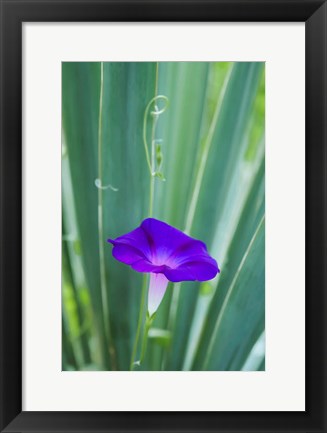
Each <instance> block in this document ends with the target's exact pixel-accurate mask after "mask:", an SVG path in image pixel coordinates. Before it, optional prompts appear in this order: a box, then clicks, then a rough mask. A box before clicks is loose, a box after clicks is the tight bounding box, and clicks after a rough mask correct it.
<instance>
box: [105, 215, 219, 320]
mask: <svg viewBox="0 0 327 433" xmlns="http://www.w3.org/2000/svg"><path fill="white" fill-rule="evenodd" d="M108 242H110V243H112V244H113V246H114V248H113V250H112V255H113V256H114V257H115V258H116V259H117V260H119V261H120V262H123V263H125V264H127V265H129V266H131V268H132V269H134V270H135V271H137V272H149V273H150V287H149V295H148V311H149V314H150V316H151V315H152V314H153V313H154V312H155V311H156V310H157V308H158V306H159V304H160V302H161V300H162V298H163V296H164V294H165V291H166V288H167V285H168V282H169V281H172V282H179V281H207V280H211V279H212V278H214V277H215V276H216V275H217V273H218V272H220V271H219V268H218V265H217V262H216V260H215V259H213V258H212V257H211V256H210V255H209V253H208V251H207V247H206V245H205V243H204V242H202V241H199V240H197V239H194V238H191V237H190V236H187V235H186V234H185V233H183V232H182V231H180V230H177V229H175V228H174V227H172V226H170V225H169V224H166V223H164V222H162V221H159V220H157V219H154V218H147V219H145V220H144V221H143V222H142V224H141V225H140V227H138V228H136V229H135V230H132V231H131V232H129V233H126V234H125V235H123V236H119V237H118V238H116V239H114V240H112V239H108Z"/></svg>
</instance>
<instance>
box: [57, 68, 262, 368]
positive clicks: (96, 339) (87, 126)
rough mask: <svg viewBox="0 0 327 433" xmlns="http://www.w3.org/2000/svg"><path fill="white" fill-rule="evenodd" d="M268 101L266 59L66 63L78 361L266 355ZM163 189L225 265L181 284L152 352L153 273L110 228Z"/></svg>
mask: <svg viewBox="0 0 327 433" xmlns="http://www.w3.org/2000/svg"><path fill="white" fill-rule="evenodd" d="M158 95H161V96H162V97H161V98H156V97H157V96H158ZM151 100H153V102H152V103H150V101H151ZM168 101H169V102H168ZM264 101H265V79H264V64H263V63H258V62H248V63H247V62H244V63H221V62H220V63H206V62H198V63H195V62H164V63H150V62H149V63H144V62H140V63H116V62H115V63H87V62H85V63H63V66H62V124H63V133H62V149H63V152H62V218H63V224H62V228H63V234H62V269H63V287H62V291H63V298H62V299H63V306H62V309H63V315H62V317H63V322H62V337H63V338H62V361H63V369H64V370H129V369H133V370H262V369H264V368H265V350H264V348H265V343H264V327H265V217H264V215H265V181H264V176H265V160H264V157H265V149H264V143H265V140H264V134H265V131H264ZM149 103H150V105H149ZM147 107H148V110H146V108H147ZM154 125H155V127H154ZM144 136H145V137H144ZM148 144H149V145H148ZM152 144H153V145H152ZM144 145H147V146H148V147H149V156H150V159H151V157H152V155H151V150H152V149H153V150H154V155H153V157H154V158H155V160H156V166H157V167H159V168H160V170H158V172H157V173H156V175H155V176H151V175H150V172H149V167H148V161H147V158H146V153H145V149H144ZM152 188H153V189H152ZM151 190H152V191H153V195H152V193H151ZM151 197H153V204H152V209H153V210H152V214H153V215H152V216H153V217H155V218H158V219H160V220H162V221H166V222H167V223H168V224H170V225H173V226H174V227H176V228H178V229H180V230H183V231H185V232H186V233H188V234H189V235H191V236H193V237H195V238H197V239H201V240H202V241H204V242H205V243H206V245H207V247H208V250H209V252H210V254H211V255H212V256H213V257H214V258H215V259H216V260H217V262H218V263H219V267H220V269H221V273H220V274H218V276H217V277H216V278H215V279H214V280H211V281H208V282H204V283H197V282H182V283H175V284H172V283H171V284H169V286H168V289H167V292H166V294H165V297H164V300H163V302H162V303H161V305H160V307H159V309H158V310H157V313H156V316H155V319H154V322H153V324H152V327H151V329H150V331H149V335H148V341H147V351H146V355H145V359H144V360H143V361H142V363H141V365H139V363H138V359H139V357H140V350H141V349H140V345H141V342H140V340H141V338H138V339H137V341H136V343H137V344H135V337H136V336H137V334H138V331H139V334H141V333H142V327H143V326H144V319H145V311H143V310H142V308H141V311H140V307H142V305H143V300H144V299H143V298H144V293H145V290H146V284H147V281H146V279H144V278H143V276H142V274H140V273H137V272H135V271H133V270H132V269H130V268H129V267H127V266H126V265H124V264H122V263H120V262H118V261H115V259H114V258H113V257H112V254H111V247H110V245H109V244H107V242H106V239H107V238H109V237H110V238H112V239H113V238H115V237H117V236H119V235H121V234H123V233H126V232H128V231H130V230H132V229H134V228H135V227H137V226H139V224H140V222H141V221H142V220H143V219H144V218H146V217H148V216H149V206H150V207H151V205H150V203H149V202H151ZM142 286H143V287H145V289H143V290H142ZM139 319H141V320H139ZM138 325H139V326H138ZM138 328H139V329H138Z"/></svg>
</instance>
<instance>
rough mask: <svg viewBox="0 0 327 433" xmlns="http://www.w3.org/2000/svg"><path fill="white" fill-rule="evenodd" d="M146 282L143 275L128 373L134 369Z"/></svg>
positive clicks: (145, 277)
mask: <svg viewBox="0 0 327 433" xmlns="http://www.w3.org/2000/svg"><path fill="white" fill-rule="evenodd" d="M147 281H148V279H147V275H146V274H143V284H142V292H141V304H140V312H139V318H138V323H137V328H136V335H135V340H134V345H133V352H132V357H131V363H130V367H129V369H130V371H132V370H133V369H134V366H135V357H136V352H137V346H138V341H139V338H140V334H141V327H142V322H143V316H144V307H145V299H146V293H147Z"/></svg>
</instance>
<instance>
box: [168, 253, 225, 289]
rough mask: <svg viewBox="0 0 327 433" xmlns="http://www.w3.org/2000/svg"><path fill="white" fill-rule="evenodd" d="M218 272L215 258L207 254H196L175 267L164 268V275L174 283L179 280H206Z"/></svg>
mask: <svg viewBox="0 0 327 433" xmlns="http://www.w3.org/2000/svg"><path fill="white" fill-rule="evenodd" d="M218 272H220V270H219V268H218V265H217V262H216V260H214V259H213V258H212V257H210V256H209V255H208V256H198V257H194V258H193V259H191V260H189V261H186V262H184V263H183V264H181V265H180V266H178V267H177V268H175V269H173V268H168V267H167V268H166V269H165V270H164V274H165V276H166V277H167V278H168V280H170V281H172V282H174V283H176V282H179V281H208V280H211V279H212V278H215V276H216V275H217V273H218Z"/></svg>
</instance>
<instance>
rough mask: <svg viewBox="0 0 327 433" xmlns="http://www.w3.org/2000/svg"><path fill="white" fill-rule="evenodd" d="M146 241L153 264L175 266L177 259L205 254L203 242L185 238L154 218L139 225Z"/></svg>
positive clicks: (181, 233) (179, 232)
mask: <svg viewBox="0 0 327 433" xmlns="http://www.w3.org/2000/svg"><path fill="white" fill-rule="evenodd" d="M141 227H142V229H143V230H144V233H145V234H146V237H147V239H148V243H149V245H150V249H151V252H152V258H151V261H152V262H153V263H154V264H157V265H162V264H166V265H167V266H175V265H176V264H177V263H178V261H179V258H180V257H181V258H182V259H184V258H185V256H186V257H189V256H190V255H199V254H205V253H207V249H206V246H205V244H204V243H203V242H201V241H199V240H197V239H193V238H191V237H190V236H187V235H186V234H185V233H183V232H182V231H180V230H177V229H175V228H174V227H172V226H170V225H169V224H166V223H164V222H163V221H159V220H157V219H155V218H147V219H145V220H144V221H143V222H142V224H141Z"/></svg>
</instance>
